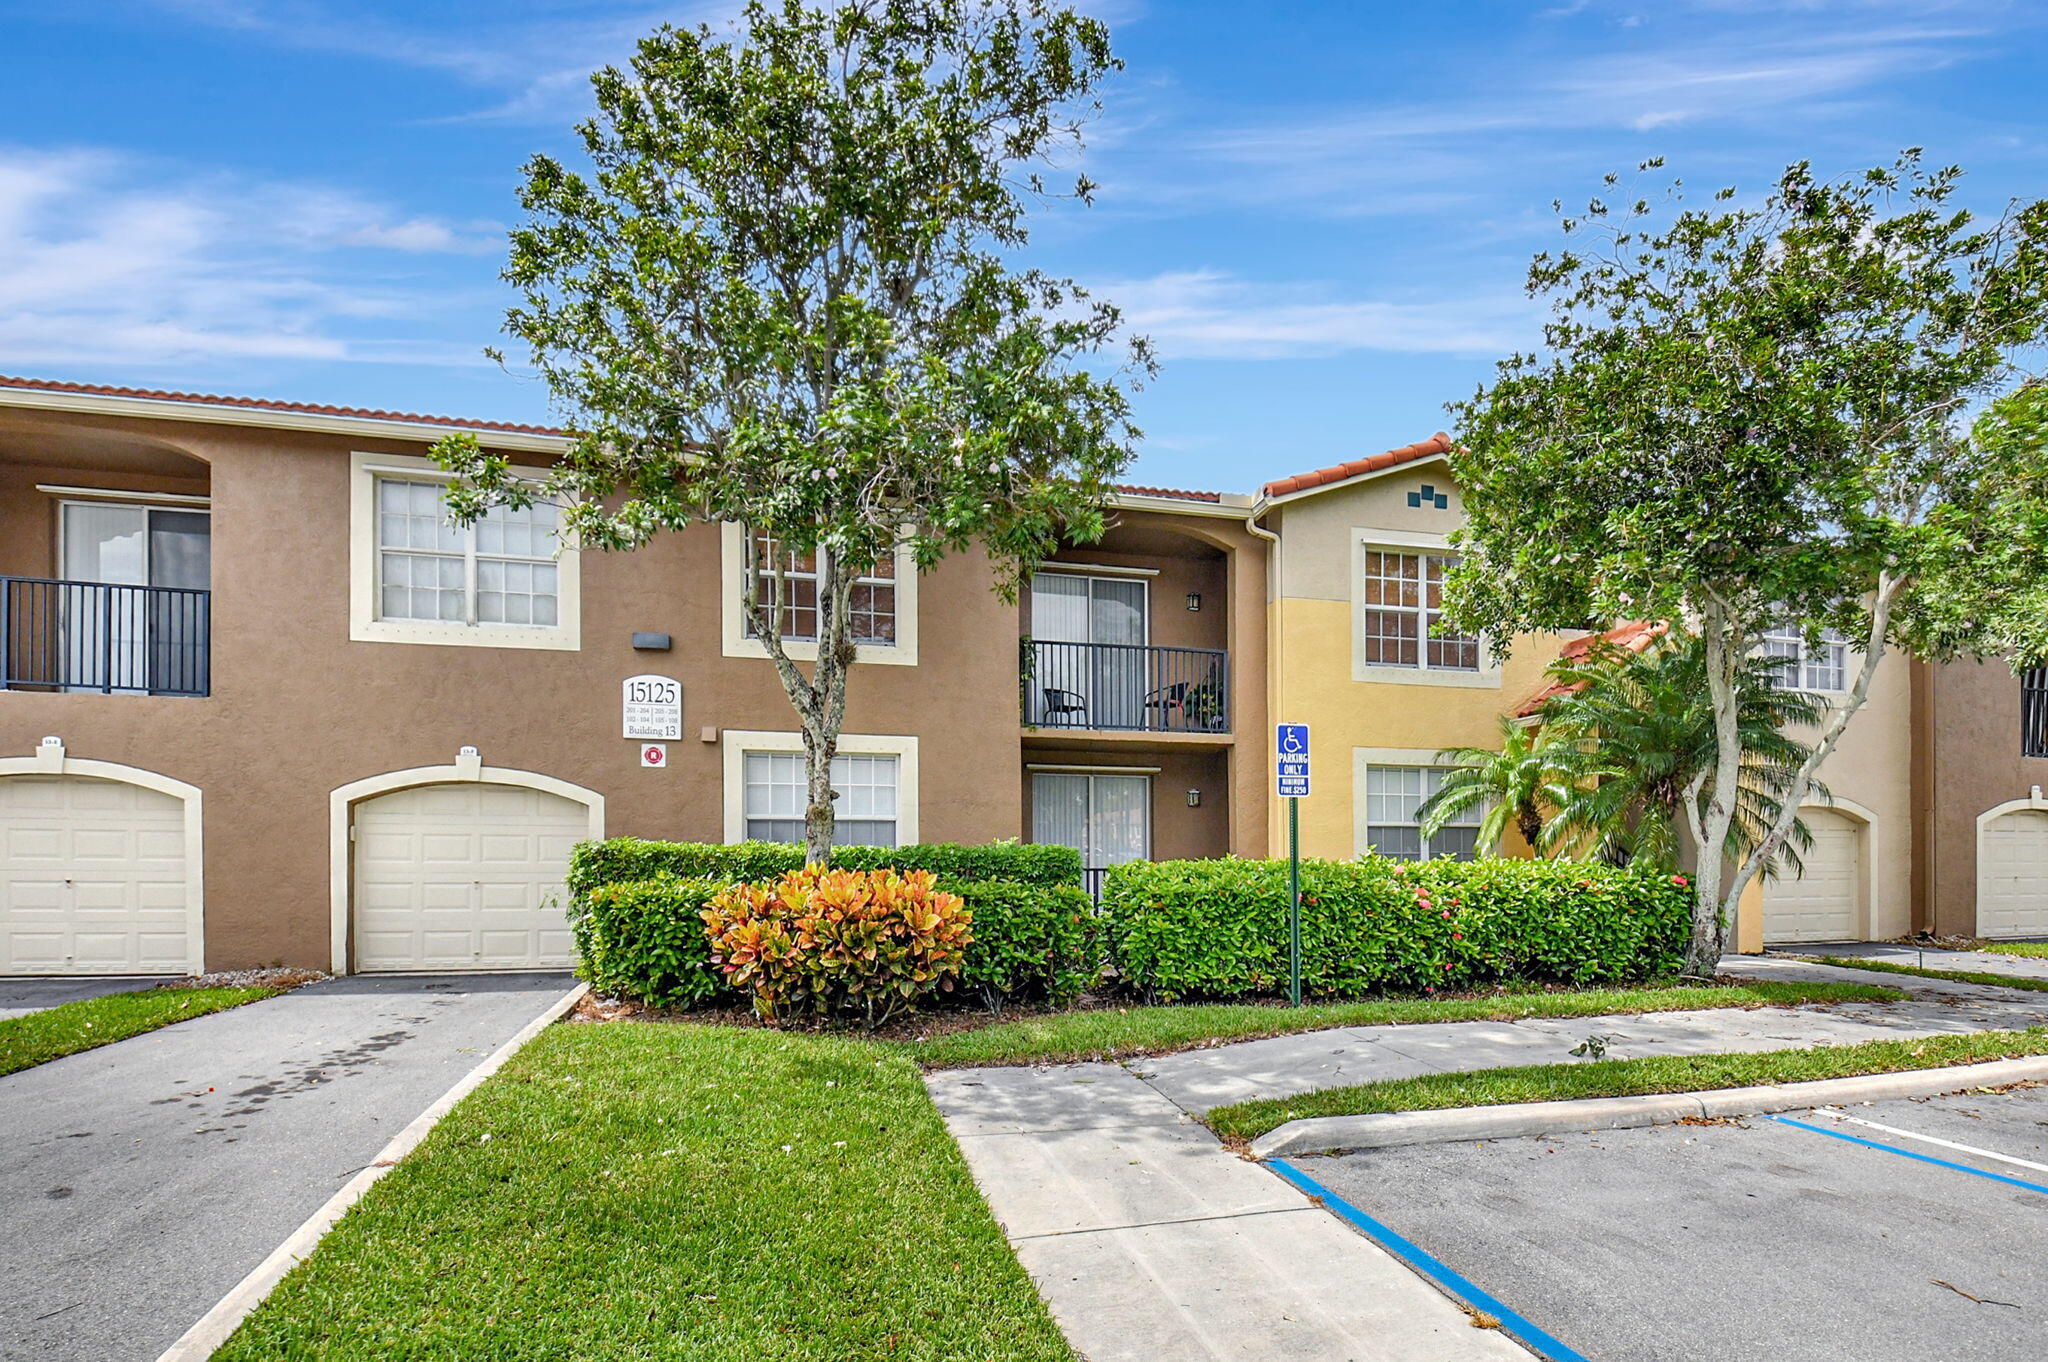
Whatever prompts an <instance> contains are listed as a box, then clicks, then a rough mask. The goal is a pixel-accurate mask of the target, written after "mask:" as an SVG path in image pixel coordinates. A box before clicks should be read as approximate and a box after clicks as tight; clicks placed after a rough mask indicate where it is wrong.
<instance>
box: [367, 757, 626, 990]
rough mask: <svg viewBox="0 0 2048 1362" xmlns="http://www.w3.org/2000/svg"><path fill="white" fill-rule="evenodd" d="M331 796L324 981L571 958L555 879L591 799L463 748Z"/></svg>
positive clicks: (598, 830) (597, 807)
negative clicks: (329, 947) (330, 974)
mask: <svg viewBox="0 0 2048 1362" xmlns="http://www.w3.org/2000/svg"><path fill="white" fill-rule="evenodd" d="M332 800H333V808H332V818H333V828H334V834H333V835H334V844H333V853H332V854H333V862H334V885H333V899H334V904H333V913H334V921H333V960H334V963H333V969H334V972H335V973H337V974H340V973H349V972H359V971H361V972H368V971H398V970H490V969H552V968H566V967H568V966H570V965H572V964H574V963H575V947H574V943H573V942H572V940H571V938H570V934H569V926H568V921H567V918H566V915H565V908H566V904H567V899H568V894H567V891H566V890H565V889H564V887H563V883H562V882H563V880H564V878H565V877H566V876H567V874H568V870H569V852H570V849H571V848H573V847H574V846H575V845H576V843H578V842H581V841H583V840H585V839H586V838H595V837H602V836H603V835H604V796H602V795H600V794H597V793H596V792H594V791H591V790H586V789H584V788H583V787H582V786H580V785H572V784H570V783H569V782H567V781H564V780H557V779H555V778H554V777H552V776H544V775H540V774H538V773H536V772H533V771H515V770H509V769H505V768H500V767H492V766H485V765H483V764H482V761H481V759H480V758H478V757H476V756H475V755H474V754H473V753H470V752H468V751H465V752H464V753H463V755H462V756H461V757H458V758H457V759H456V764H455V765H453V766H421V767H414V768H412V769H410V770H405V771H393V772H389V773H387V774H385V775H381V776H372V777H370V778H368V779H366V780H359V781H355V782H353V783H351V784H348V785H344V786H342V787H341V788H340V789H338V790H336V791H335V792H334V794H333V796H332Z"/></svg>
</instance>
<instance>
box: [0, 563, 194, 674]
mask: <svg viewBox="0 0 2048 1362" xmlns="http://www.w3.org/2000/svg"><path fill="white" fill-rule="evenodd" d="M212 599H213V597H212V593H211V592H207V591H196V590H191V589H188V588H185V587H169V586H116V585H112V584H110V583H107V582H62V581H51V580H48V579H46V578H41V577H0V690H45V691H98V692H100V693H102V694H107V695H205V694H206V693H207V689H208V686H209V684H210V677H209V671H210V666H209V653H210V643H211V637H210V635H211V627H212Z"/></svg>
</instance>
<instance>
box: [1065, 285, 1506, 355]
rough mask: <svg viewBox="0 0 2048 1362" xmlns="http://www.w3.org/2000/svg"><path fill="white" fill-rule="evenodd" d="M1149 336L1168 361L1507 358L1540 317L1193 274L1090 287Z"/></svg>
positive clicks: (1477, 304)
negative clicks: (1369, 355)
mask: <svg viewBox="0 0 2048 1362" xmlns="http://www.w3.org/2000/svg"><path fill="white" fill-rule="evenodd" d="M1092 288H1093V291H1094V292H1095V293H1096V294H1098V295H1099V296H1101V297H1104V298H1109V299H1113V300H1114V301H1115V302H1116V303H1117V305H1118V306H1119V307H1121V308H1122V309H1123V311H1124V315H1125V318H1126V320H1127V321H1128V322H1129V325H1130V328H1131V330H1133V331H1135V332H1138V333H1140V334H1143V335H1146V336H1149V337H1151V339H1152V341H1153V343H1154V345H1156V346H1157V347H1158V350H1159V353H1160V355H1161V356H1162V357H1164V358H1166V359H1292V358H1299V357H1309V356H1322V355H1337V354H1343V353H1346V352H1349V351H1358V350H1379V351H1390V352H1403V353H1411V354H1413V353H1439V354H1460V355H1465V354H1470V355H1490V354H1500V353H1502V352H1504V351H1507V350H1511V349H1513V348H1515V347H1516V346H1517V345H1518V344H1527V343H1528V342H1529V341H1530V340H1531V339H1532V338H1533V336H1534V334H1535V331H1536V321H1535V318H1534V314H1533V313H1532V312H1531V311H1530V310H1529V308H1528V307H1526V306H1522V305H1520V304H1519V300H1510V301H1506V302H1504V301H1503V300H1501V299H1498V298H1463V299H1460V298H1446V299H1442V300H1438V301H1432V302H1410V301H1384V300H1367V299H1333V298H1331V297H1330V296H1329V295H1330V292H1331V290H1330V289H1329V288H1328V287H1326V286H1321V285H1316V284H1253V283H1250V282H1247V281H1245V280H1241V279H1238V278H1235V277H1233V276H1231V275H1228V274H1224V273H1222V272H1220V271H1214V270H1190V271H1182V272H1175V273H1168V274H1158V275H1153V276H1151V277H1149V278H1143V279H1126V280H1121V281H1115V282H1106V283H1100V284H1096V285H1093V286H1092Z"/></svg>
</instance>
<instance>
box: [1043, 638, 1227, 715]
mask: <svg viewBox="0 0 2048 1362" xmlns="http://www.w3.org/2000/svg"><path fill="white" fill-rule="evenodd" d="M1023 653H1024V656H1023V668H1024V723H1025V725H1026V726H1027V727H1031V728H1054V729H1058V728H1085V729H1108V730H1112V731H1122V732H1137V733H1215V734H1222V733H1228V732H1229V731H1230V654H1229V653H1228V652H1226V651H1224V650H1223V649H1220V648H1155V647H1151V646H1149V645H1145V644H1136V643H1062V642H1054V641H1052V640H1049V639H1026V640H1024V649H1023Z"/></svg>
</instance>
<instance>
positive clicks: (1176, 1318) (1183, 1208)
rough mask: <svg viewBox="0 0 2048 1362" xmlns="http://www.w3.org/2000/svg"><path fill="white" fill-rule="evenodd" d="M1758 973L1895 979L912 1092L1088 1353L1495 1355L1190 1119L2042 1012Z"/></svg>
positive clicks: (1477, 1358) (1118, 1358) (1388, 1264)
mask: <svg viewBox="0 0 2048 1362" xmlns="http://www.w3.org/2000/svg"><path fill="white" fill-rule="evenodd" d="M1725 969H1726V970H1727V971H1728V972H1730V973H1738V974H1745V975H1750V976H1754V977H1757V978H1763V979H1784V980H1791V979H1834V980H1842V981H1847V982H1860V983H1883V984H1886V985H1896V986H1897V987H1899V988H1900V989H1902V990H1905V991H1907V992H1908V993H1910V994H1911V995H1912V996H1911V998H1910V999H1909V1000H1908V1001H1904V1002H1899V1003H1891V1004H1839V1005H1829V1006H1813V1007H1800V1008H1757V1009H1754V1010H1743V1009H1739V1008H1724V1009H1717V1010H1703V1011H1694V1012H1666V1013H1648V1014H1641V1015H1634V1016H1611V1017H1581V1018H1571V1019H1562V1020H1534V1021H1523V1022H1449V1023H1442V1024H1424V1025H1417V1026H1378V1027H1343V1028H1338V1029H1334V1030H1328V1031H1317V1032H1311V1033H1309V1034H1306V1035H1300V1036H1286V1037H1279V1038H1276V1039H1272V1040H1259V1041H1248V1042H1244V1043H1242V1044H1237V1045H1225V1046H1219V1047H1217V1048H1215V1049H1209V1050H1195V1051H1187V1052H1184V1053H1182V1054H1178V1055H1169V1056H1163V1057H1161V1058H1157V1059H1147V1060H1138V1061H1133V1062H1132V1063H1131V1064H1130V1065H1129V1066H1128V1067H1126V1066H1121V1065H1115V1064H1080V1065H1061V1066H1055V1067H1046V1068H1036V1069H1030V1068H1002V1069H964V1070H951V1071H946V1072H940V1073H935V1074H932V1075H930V1076H929V1077H928V1078H927V1079H926V1085H927V1086H928V1087H929V1088H930V1090H931V1093H932V1097H933V1100H934V1101H935V1102H937V1104H938V1106H939V1109H940V1111H941V1112H943V1113H944V1114H945V1117H946V1120H947V1124H948V1125H949V1126H950V1127H951V1129H952V1131H953V1134H954V1137H955V1138H956V1139H957V1140H958V1141H959V1143H960V1147H961V1149H962V1150H963V1151H964V1152H965V1153H966V1156H967V1161H968V1164H969V1166H970V1167H971V1168H972V1169H973V1171H974V1176H975V1180H976V1182H977V1183H979V1185H980V1187H981V1190H982V1193H983V1195H984V1196H985V1197H986V1198H987V1200H988V1203H989V1205H990V1206H991V1207H992V1208H993V1209H994V1211H995V1215H996V1219H997V1220H998V1221H999V1222H1000V1223H1001V1224H1002V1225H1003V1228H1004V1230H1005V1232H1006V1233H1007V1234H1008V1235H1009V1237H1010V1240H1011V1243H1012V1244H1013V1245H1014V1246H1015V1248H1016V1250H1017V1255H1018V1257H1019V1258H1020V1259H1021V1260H1022V1261H1023V1263H1024V1266H1025V1267H1026V1268H1027V1269H1028V1270H1029V1271H1030V1273H1031V1275H1032V1278H1033V1280H1034V1281H1036V1282H1037V1284H1038V1289H1039V1291H1040V1292H1041V1293H1042V1294H1043V1295H1044V1296H1045V1298H1046V1300H1047V1301H1048V1302H1049V1303H1050V1304H1051V1306H1052V1310H1053V1314H1054V1315H1055V1317H1057V1318H1058V1320H1059V1322H1060V1326H1061V1328H1063V1329H1064V1330H1065V1331H1066V1333H1067V1337H1068V1338H1069V1339H1070V1340H1071V1341H1072V1342H1073V1343H1074V1345H1075V1347H1076V1348H1077V1349H1079V1350H1080V1352H1081V1353H1082V1354H1083V1355H1085V1356H1086V1357H1088V1358H1089V1359H1091V1362H1123V1360H1124V1359H1129V1360H1130V1362H1138V1360H1139V1359H1153V1358H1161V1357H1172V1358H1189V1359H1214V1360H1215V1362H1282V1360H1284V1359H1303V1362H1307V1360H1308V1359H1314V1360H1315V1362H1332V1360H1336V1359H1343V1360H1346V1362H1500V1360H1501V1359H1526V1358H1527V1357H1528V1354H1527V1353H1525V1352H1524V1351H1523V1350H1522V1349H1521V1347H1520V1346H1519V1345H1518V1344H1516V1343H1514V1342H1513V1341H1512V1340H1510V1339H1508V1338H1506V1337H1504V1336H1503V1335H1501V1334H1500V1333H1499V1332H1497V1331H1493V1330H1482V1329H1477V1328H1474V1327H1472V1323H1471V1321H1470V1320H1469V1319H1468V1318H1467V1317H1466V1316H1465V1315H1464V1314H1463V1313H1462V1312H1461V1311H1460V1310H1459V1309H1458V1308H1457V1307H1456V1306H1454V1305H1452V1304H1451V1302H1450V1301H1449V1300H1448V1299H1446V1298H1445V1297H1444V1296H1442V1295H1440V1294H1439V1293H1438V1292H1437V1291H1436V1290H1435V1289H1434V1288H1433V1287H1431V1286H1429V1285H1428V1284H1426V1283H1425V1282H1424V1281H1423V1280H1422V1279H1421V1278H1420V1277H1417V1276H1416V1275H1415V1274H1414V1273H1412V1272H1410V1271H1409V1270H1408V1269H1407V1268H1406V1267H1405V1266H1403V1265H1402V1264H1401V1263H1400V1262H1398V1261H1397V1260H1396V1259H1394V1258H1392V1257H1391V1256H1389V1255H1388V1254H1386V1253H1385V1252H1383V1251H1382V1250H1381V1249H1379V1248H1378V1247H1377V1246H1376V1245H1374V1244H1372V1243H1370V1242H1369V1241H1367V1240H1366V1239H1364V1238H1363V1237H1361V1236H1359V1235H1357V1234H1354V1233H1352V1232H1351V1231H1350V1230H1348V1229H1346V1228H1344V1227H1343V1226H1342V1225H1341V1224H1340V1223H1339V1222H1338V1221H1337V1219H1336V1218H1335V1217H1333V1216H1330V1215H1328V1214H1326V1213H1324V1212H1323V1211H1321V1210H1320V1209H1318V1208H1316V1207H1315V1205H1314V1203H1312V1202H1310V1201H1308V1200H1307V1198H1305V1197H1304V1196H1302V1195H1301V1194H1300V1193H1298V1192H1296V1191H1295V1190H1294V1189H1293V1188H1291V1187H1290V1186H1288V1185H1287V1184H1286V1183H1284V1182H1282V1181H1281V1180H1280V1179H1279V1178H1278V1177H1277V1176H1274V1175H1273V1174H1271V1173H1269V1172H1267V1171H1265V1170H1263V1169H1260V1168H1259V1167H1257V1166H1256V1165H1253V1164H1249V1163H1246V1162H1244V1161H1243V1160H1241V1159H1238V1158H1237V1157H1235V1156H1234V1155H1232V1154H1230V1153H1229V1152H1228V1151H1227V1150H1225V1149H1224V1148H1223V1147H1222V1146H1221V1144H1220V1143H1218V1141H1217V1140H1216V1139H1215V1137H1214V1136H1212V1135H1210V1134H1209V1133H1208V1131H1206V1130H1204V1129H1203V1128H1201V1127H1200V1126H1199V1125H1197V1124H1195V1123H1194V1122H1193V1121H1192V1120H1191V1119H1190V1116H1189V1113H1200V1112H1206V1111H1207V1110H1208V1109H1209V1108H1210V1107H1212V1106H1217V1105H1221V1104H1223V1103H1228V1102H1238V1101H1244V1100H1247V1099H1249V1098H1253V1097H1271V1096H1286V1095H1289V1094H1292V1093H1297V1092H1304V1091H1308V1090H1310V1089H1313V1088H1320V1087H1330V1086H1333V1085H1337V1084H1347V1083H1360V1082H1367V1081H1371V1080H1372V1079H1375V1078H1396V1077H1404V1076H1408V1075H1412V1074H1424V1073H1440V1072H1447V1071H1458V1070H1470V1069H1483V1068H1496V1067H1500V1066H1503V1065H1511V1064H1532V1063H1548V1062H1555V1061H1559V1060H1565V1059H1569V1058H1570V1054H1569V1052H1570V1050H1571V1049H1572V1047H1573V1046H1575V1045H1577V1044H1579V1042H1580V1041H1582V1040H1584V1039H1585V1038H1586V1037H1587V1036H1589V1035H1599V1036H1602V1037H1603V1038H1605V1039H1606V1044H1607V1054H1608V1055H1609V1056H1610V1057H1629V1056H1634V1055H1642V1054H1701V1053H1721V1052H1727V1051H1739V1050H1775V1049H1787V1048H1792V1047H1797V1046H1808V1045H1815V1044H1845V1043H1852V1042H1855V1041H1861V1040H1872V1039H1886V1038H1901V1037H1910V1036H1920V1035H1936V1034H1943V1033H1951V1032H1960V1031H1975V1030H1984V1029H2007V1028H2016V1027H2025V1026H2032V1025H2040V1024H2048V993H2039V994H2036V993H2027V992H2021V991H2019V990H2013V989H2002V988H1991V987H1982V986H1977V985H1970V984H1952V983H1947V982H1944V981H1939V980H1928V979H1915V978H1911V977H1907V976H1890V975H1887V976H1882V977H1880V976H1877V975H1874V974H1872V973H1871V972H1868V971H1864V972H1854V971H1847V970H1838V969H1833V968H1830V967H1827V966H1820V965H1808V964H1804V963H1801V962H1798V961H1794V960H1786V959H1776V958H1769V957H1766V958H1761V959H1755V958H1747V959H1741V960H1730V961H1728V962H1727V963H1726V965H1725Z"/></svg>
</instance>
